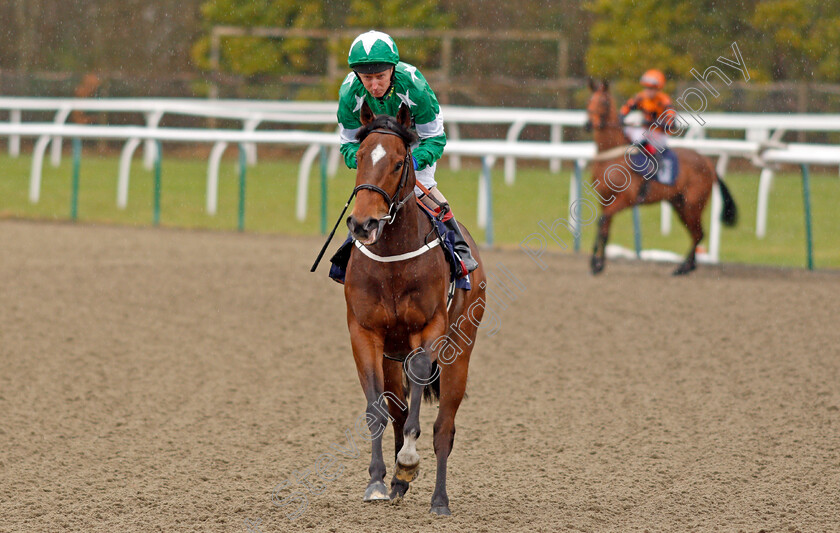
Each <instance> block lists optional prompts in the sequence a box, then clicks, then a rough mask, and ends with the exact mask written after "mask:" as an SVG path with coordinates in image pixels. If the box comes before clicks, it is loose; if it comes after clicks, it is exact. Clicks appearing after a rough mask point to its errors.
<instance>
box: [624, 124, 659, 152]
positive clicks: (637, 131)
mask: <svg viewBox="0 0 840 533" xmlns="http://www.w3.org/2000/svg"><path fill="white" fill-rule="evenodd" d="M624 134H625V135H627V138H628V139H630V142H631V143H632V144H637V143H638V144H641V143H642V142H643V141H644V140H645V137H647V138H648V139H650V140H651V142H652V143H653V144H654V145H656V146H657V148H659V147H662V148H664V147H666V146H668V136H667V135H666V134H665V133H663V132H662V131H660V130H652V131H649V130H648V129H647V128H641V127H639V126H626V127H625V128H624Z"/></svg>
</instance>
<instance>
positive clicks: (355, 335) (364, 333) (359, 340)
mask: <svg viewBox="0 0 840 533" xmlns="http://www.w3.org/2000/svg"><path fill="white" fill-rule="evenodd" d="M348 326H349V329H350V343H351V345H352V347H353V358H354V359H355V360H356V371H357V372H358V373H359V381H360V382H361V384H362V390H363V391H364V393H365V399H366V400H367V407H366V409H365V420H366V421H367V426H368V430H369V431H370V439H371V443H370V468H369V469H368V472H369V473H370V482H369V483H368V486H367V489H366V490H365V497H364V501H366V502H370V501H378V500H388V499H389V497H388V487H386V486H385V460H384V459H383V458H382V434H383V433H384V432H385V427H386V426H387V425H388V414H387V409H388V407H387V404H386V401H385V397H384V395H383V392H384V390H385V385H384V382H385V380H384V376H383V372H382V353H383V348H384V341H383V340H382V338H381V337H380V336H379V335H377V334H376V333H374V332H372V331H370V330H367V329H365V328H363V327H361V326H360V325H359V324H358V323H357V322H356V321H355V320H352V319H351V320H349V321H348Z"/></svg>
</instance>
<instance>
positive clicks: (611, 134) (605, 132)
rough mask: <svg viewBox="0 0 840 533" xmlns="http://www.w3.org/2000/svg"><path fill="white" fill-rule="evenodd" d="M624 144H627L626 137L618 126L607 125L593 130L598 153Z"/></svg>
mask: <svg viewBox="0 0 840 533" xmlns="http://www.w3.org/2000/svg"><path fill="white" fill-rule="evenodd" d="M625 144H627V138H626V137H625V136H624V133H623V132H622V131H621V128H619V127H618V126H607V127H606V128H604V129H601V130H596V131H595V145H596V146H597V147H598V152H599V153H600V152H606V151H607V150H610V149H612V148H615V147H616V146H623V145H625Z"/></svg>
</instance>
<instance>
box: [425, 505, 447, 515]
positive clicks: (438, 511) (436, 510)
mask: <svg viewBox="0 0 840 533" xmlns="http://www.w3.org/2000/svg"><path fill="white" fill-rule="evenodd" d="M429 512H430V513H432V514H434V515H438V516H450V515H451V514H452V513H451V512H449V506H448V505H439V506H437V507H432V508H431V509H429Z"/></svg>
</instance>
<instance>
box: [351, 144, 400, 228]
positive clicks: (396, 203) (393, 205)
mask: <svg viewBox="0 0 840 533" xmlns="http://www.w3.org/2000/svg"><path fill="white" fill-rule="evenodd" d="M370 133H382V134H386V135H395V136H397V137H399V138H400V140H402V141H403V142H404V143H405V140H404V139H403V138H402V136H401V135H400V134H399V133H397V132H395V131H391V130H385V129H377V130H373V131H371V132H370ZM410 165H411V166H413V165H412V163H411V147H410V146H409V145H408V143H405V159H403V168H402V176H400V184H399V186H398V187H397V190H396V192H394V195H393V196H389V195H388V193H387V192H385V190H384V189H382V188H381V187H378V186H376V185H374V184H372V183H362V184H361V185H356V187H355V188H354V189H353V194H352V195H351V196H350V197H351V198H352V197H353V196H355V195H356V193H358V192H359V191H361V190H364V189H368V190H371V191H373V192H375V193H378V194H380V195H382V197H383V198H384V199H385V203H387V204H388V214H387V215H385V216H384V217H382V219H381V220H382V221H383V222H388V224H393V223H394V220H396V218H397V212H399V210H400V209H402V207H403V206H404V205H405V203H406V202H408V201H409V200H410V199H411V198H412V197H413V196H414V191H413V190H409V191H408V194H406V195H405V198H403V199H402V200H398V199H399V197H400V193H401V192H402V190H403V187H405V185H406V183H407V182H408V173H409V170H410Z"/></svg>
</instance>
